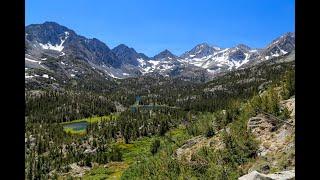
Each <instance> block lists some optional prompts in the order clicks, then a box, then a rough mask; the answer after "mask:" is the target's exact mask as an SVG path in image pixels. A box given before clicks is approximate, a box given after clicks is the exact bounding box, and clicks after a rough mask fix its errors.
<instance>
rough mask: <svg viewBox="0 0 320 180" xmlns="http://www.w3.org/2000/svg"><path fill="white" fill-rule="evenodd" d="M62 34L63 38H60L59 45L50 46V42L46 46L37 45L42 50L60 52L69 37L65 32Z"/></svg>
mask: <svg viewBox="0 0 320 180" xmlns="http://www.w3.org/2000/svg"><path fill="white" fill-rule="evenodd" d="M64 34H65V37H64V38H62V37H60V41H61V43H60V44H55V45H52V44H51V43H50V42H48V43H47V44H42V43H39V45H40V46H41V47H42V49H48V50H54V51H59V52H61V51H62V50H63V48H64V46H63V43H64V42H65V41H66V40H67V38H68V37H69V32H67V31H66V32H64Z"/></svg>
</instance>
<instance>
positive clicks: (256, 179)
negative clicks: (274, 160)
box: [238, 170, 295, 180]
mask: <svg viewBox="0 0 320 180" xmlns="http://www.w3.org/2000/svg"><path fill="white" fill-rule="evenodd" d="M238 179H239V180H293V179H295V170H289V171H281V172H276V173H274V174H262V173H259V172H258V171H252V172H250V173H249V174H246V175H244V176H241V177H240V178H238Z"/></svg>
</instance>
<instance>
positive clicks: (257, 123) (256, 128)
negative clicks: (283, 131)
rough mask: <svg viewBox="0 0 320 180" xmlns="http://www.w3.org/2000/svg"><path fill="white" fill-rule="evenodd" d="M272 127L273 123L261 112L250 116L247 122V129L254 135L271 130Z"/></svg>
mask: <svg viewBox="0 0 320 180" xmlns="http://www.w3.org/2000/svg"><path fill="white" fill-rule="evenodd" d="M274 127H275V124H273V123H272V122H271V121H270V120H269V119H268V118H267V117H265V116H264V115H262V114H259V115H257V116H255V117H251V118H250V119H249V121H248V124H247V128H248V130H250V131H251V132H252V133H253V134H254V135H256V136H259V135H261V134H262V133H265V132H271V131H272V129H273V128H274Z"/></svg>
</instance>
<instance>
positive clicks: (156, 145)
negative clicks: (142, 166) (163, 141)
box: [150, 139, 160, 155]
mask: <svg viewBox="0 0 320 180" xmlns="http://www.w3.org/2000/svg"><path fill="white" fill-rule="evenodd" d="M159 148H160V140H159V139H156V140H155V141H153V142H152V144H151V146H150V152H151V154H152V155H154V154H155V153H157V152H158V149H159Z"/></svg>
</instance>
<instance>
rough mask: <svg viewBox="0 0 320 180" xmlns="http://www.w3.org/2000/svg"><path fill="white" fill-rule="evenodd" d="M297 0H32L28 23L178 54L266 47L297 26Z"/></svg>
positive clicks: (147, 51) (140, 49)
mask: <svg viewBox="0 0 320 180" xmlns="http://www.w3.org/2000/svg"><path fill="white" fill-rule="evenodd" d="M294 9H295V2H294V0H26V25H29V24H38V23H43V22H45V21H55V22H57V23H59V24H61V25H64V26H66V27H68V28H70V29H73V30H74V31H75V32H76V33H77V34H80V35H83V36H86V37H88V38H97V39H99V40H101V41H103V42H104V43H106V44H107V45H108V46H109V47H110V48H113V47H115V46H117V45H119V44H121V43H123V44H126V45H128V46H129V47H133V48H135V50H136V51H138V52H143V53H145V54H146V55H148V56H153V55H155V54H157V53H158V52H160V51H162V50H164V49H169V50H170V51H171V52H173V53H174V54H176V55H180V54H182V53H183V52H185V51H187V50H190V49H191V48H193V47H194V46H195V45H197V44H199V43H202V42H207V43H209V44H210V45H216V46H219V47H232V46H235V45H237V44H239V43H244V44H247V45H249V46H250V47H257V48H262V47H265V46H266V45H267V44H268V43H269V42H271V41H272V40H273V39H275V38H276V37H278V36H280V35H282V34H284V33H286V32H289V31H290V32H294V26H295V24H294V18H295V17H294V16H295V12H294Z"/></svg>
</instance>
